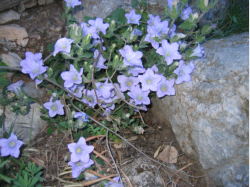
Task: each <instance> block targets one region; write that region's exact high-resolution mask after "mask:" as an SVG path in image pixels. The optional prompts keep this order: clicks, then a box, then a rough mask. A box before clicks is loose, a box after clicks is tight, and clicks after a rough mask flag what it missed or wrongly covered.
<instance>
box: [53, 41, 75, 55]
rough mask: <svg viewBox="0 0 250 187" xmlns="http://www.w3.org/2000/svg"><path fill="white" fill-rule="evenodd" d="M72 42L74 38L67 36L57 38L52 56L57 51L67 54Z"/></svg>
mask: <svg viewBox="0 0 250 187" xmlns="http://www.w3.org/2000/svg"><path fill="white" fill-rule="evenodd" d="M72 42H74V40H72V39H68V38H60V39H59V40H57V41H56V44H55V46H54V52H53V56H56V54H57V53H59V52H64V53H68V54H69V53H70V49H71V43H72Z"/></svg>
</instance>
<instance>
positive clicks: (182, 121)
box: [151, 33, 249, 186]
mask: <svg viewBox="0 0 250 187" xmlns="http://www.w3.org/2000/svg"><path fill="white" fill-rule="evenodd" d="M248 42H249V33H242V34H240V35H235V36H231V37H229V38H224V39H219V40H210V41H208V42H207V43H205V44H203V45H202V46H203V47H204V49H205V52H206V54H207V58H206V59H205V60H204V62H202V60H201V59H196V60H194V64H195V66H196V68H195V70H194V72H193V73H192V74H191V75H192V80H191V82H189V83H186V82H185V83H182V84H180V85H175V90H176V95H175V96H170V97H165V98H162V99H158V98H155V99H152V104H153V107H152V109H151V112H152V115H153V116H154V118H156V119H158V122H161V123H165V124H171V126H172V129H173V132H174V133H175V135H176V139H177V141H178V144H179V145H180V148H181V149H182V151H183V152H184V153H186V154H188V155H190V156H193V157H195V158H197V159H199V161H200V163H201V165H202V167H203V169H204V170H205V172H206V173H207V176H208V178H207V182H208V184H210V185H211V186H215V184H216V186H217V185H218V186H227V185H231V184H232V185H235V186H237V185H239V184H241V182H238V181H237V180H236V174H237V175H244V174H245V173H248V172H249V167H248V154H249V147H248V146H249V139H248V138H249V134H248V132H249V122H248V119H249V43H248ZM155 111H157V112H155ZM166 111H167V112H166Z"/></svg>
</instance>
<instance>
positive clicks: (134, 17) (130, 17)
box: [125, 10, 141, 25]
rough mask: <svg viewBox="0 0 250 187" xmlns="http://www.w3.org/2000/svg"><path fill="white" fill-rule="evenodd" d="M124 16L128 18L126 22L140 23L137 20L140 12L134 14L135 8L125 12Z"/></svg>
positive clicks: (139, 17)
mask: <svg viewBox="0 0 250 187" xmlns="http://www.w3.org/2000/svg"><path fill="white" fill-rule="evenodd" d="M125 16H126V18H127V19H128V21H127V23H128V24H130V23H134V24H137V25H140V23H139V20H140V19H141V15H140V14H135V10H131V11H130V13H126V14H125Z"/></svg>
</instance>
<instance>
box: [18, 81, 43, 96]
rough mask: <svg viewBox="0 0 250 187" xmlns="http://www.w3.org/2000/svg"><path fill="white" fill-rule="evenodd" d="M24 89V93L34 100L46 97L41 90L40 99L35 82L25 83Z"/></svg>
mask: <svg viewBox="0 0 250 187" xmlns="http://www.w3.org/2000/svg"><path fill="white" fill-rule="evenodd" d="M22 88H23V91H24V92H25V93H26V94H27V95H28V96H30V97H32V98H35V99H39V98H40V97H41V98H44V97H45V95H46V94H45V93H44V92H43V91H42V90H40V89H39V95H40V97H39V95H38V93H37V89H36V84H35V82H29V83H25V84H24V85H23V87H22Z"/></svg>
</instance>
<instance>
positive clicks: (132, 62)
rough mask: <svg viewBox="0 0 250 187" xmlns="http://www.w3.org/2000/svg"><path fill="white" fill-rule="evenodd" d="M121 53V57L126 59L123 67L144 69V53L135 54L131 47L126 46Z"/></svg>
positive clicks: (137, 52)
mask: <svg viewBox="0 0 250 187" xmlns="http://www.w3.org/2000/svg"><path fill="white" fill-rule="evenodd" d="M119 52H120V53H121V55H122V56H123V57H124V60H123V62H124V64H123V66H124V67H126V66H140V67H143V65H142V60H141V57H142V55H143V54H142V52H140V51H136V52H134V50H133V48H132V47H131V46H129V45H126V46H125V47H124V50H123V49H120V50H119Z"/></svg>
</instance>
